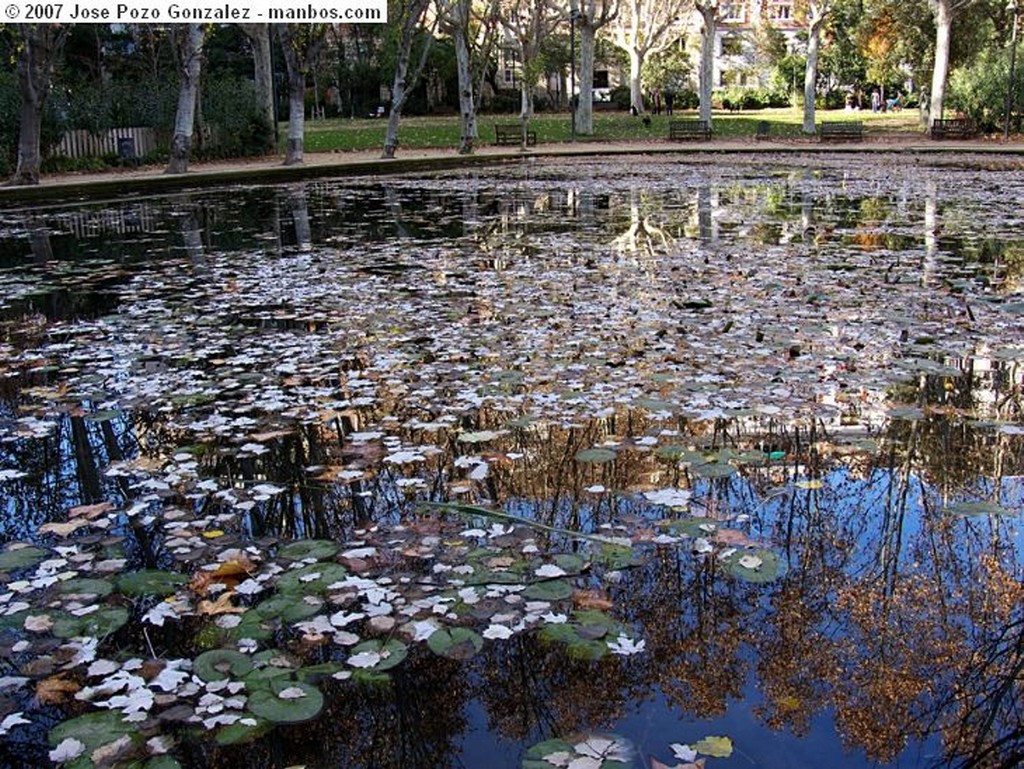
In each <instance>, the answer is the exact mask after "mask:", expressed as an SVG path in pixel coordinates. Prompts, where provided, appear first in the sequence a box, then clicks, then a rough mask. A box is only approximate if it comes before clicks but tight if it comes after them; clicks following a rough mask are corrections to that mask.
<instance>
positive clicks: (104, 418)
mask: <svg viewBox="0 0 1024 769" xmlns="http://www.w3.org/2000/svg"><path fill="white" fill-rule="evenodd" d="M121 413H122V412H120V411H118V410H117V409H103V410H101V411H93V412H90V413H89V414H86V415H85V421H86V422H109V421H111V420H113V419H117V418H118V417H119V416H121Z"/></svg>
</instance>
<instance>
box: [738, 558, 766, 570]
mask: <svg viewBox="0 0 1024 769" xmlns="http://www.w3.org/2000/svg"><path fill="white" fill-rule="evenodd" d="M762 563H764V561H762V560H761V559H760V558H758V557H757V556H756V555H745V556H743V557H742V558H740V560H739V564H740V566H742V567H743V568H744V569H759V568H760V567H761V564H762Z"/></svg>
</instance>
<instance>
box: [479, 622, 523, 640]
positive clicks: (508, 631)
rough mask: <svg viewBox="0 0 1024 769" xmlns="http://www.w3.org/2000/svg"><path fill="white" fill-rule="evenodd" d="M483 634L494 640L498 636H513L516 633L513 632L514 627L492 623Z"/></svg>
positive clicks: (502, 637) (503, 637)
mask: <svg viewBox="0 0 1024 769" xmlns="http://www.w3.org/2000/svg"><path fill="white" fill-rule="evenodd" d="M481 635H482V636H483V637H484V638H489V639H491V640H494V639H498V638H501V639H505V638H511V637H512V636H513V635H515V633H514V632H513V630H512V628H510V627H508V626H506V625H491V626H490V627H488V628H487V629H486V630H485V631H484V632H483V633H481Z"/></svg>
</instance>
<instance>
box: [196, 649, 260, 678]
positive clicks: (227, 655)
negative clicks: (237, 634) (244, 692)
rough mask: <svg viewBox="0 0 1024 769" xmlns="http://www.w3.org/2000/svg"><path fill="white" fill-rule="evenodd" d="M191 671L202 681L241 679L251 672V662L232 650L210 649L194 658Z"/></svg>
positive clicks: (245, 656)
mask: <svg viewBox="0 0 1024 769" xmlns="http://www.w3.org/2000/svg"><path fill="white" fill-rule="evenodd" d="M193 670H194V671H195V674H196V675H197V676H199V677H200V678H201V679H203V680H204V681H222V680H223V679H225V678H241V677H242V676H244V675H245V674H246V673H248V672H249V671H250V670H252V660H251V659H250V658H249V657H248V656H247V655H245V654H242V653H241V652H238V651H235V650H234V649H211V650H210V651H208V652H203V653H202V654H200V655H199V656H198V657H196V659H195V662H194V663H193Z"/></svg>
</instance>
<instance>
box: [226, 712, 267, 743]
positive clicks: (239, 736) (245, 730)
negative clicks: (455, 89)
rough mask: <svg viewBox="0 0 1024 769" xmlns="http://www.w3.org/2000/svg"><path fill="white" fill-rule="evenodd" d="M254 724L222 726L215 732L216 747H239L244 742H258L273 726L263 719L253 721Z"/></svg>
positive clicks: (237, 722) (240, 723) (239, 722)
mask: <svg viewBox="0 0 1024 769" xmlns="http://www.w3.org/2000/svg"><path fill="white" fill-rule="evenodd" d="M255 721H256V724H255V725H252V724H243V723H242V722H241V721H236V722H235V723H233V724H229V725H228V726H224V727H222V728H221V729H219V730H218V731H217V736H216V738H215V739H216V741H217V744H218V745H241V744H244V743H246V742H252V741H253V740H258V739H259V738H260V737H262V736H263V735H265V734H266V733H267V732H269V731H270V730H271V729H273V728H274V725H273V724H272V723H271V722H270V721H268V720H266V719H265V718H257V719H255Z"/></svg>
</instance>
